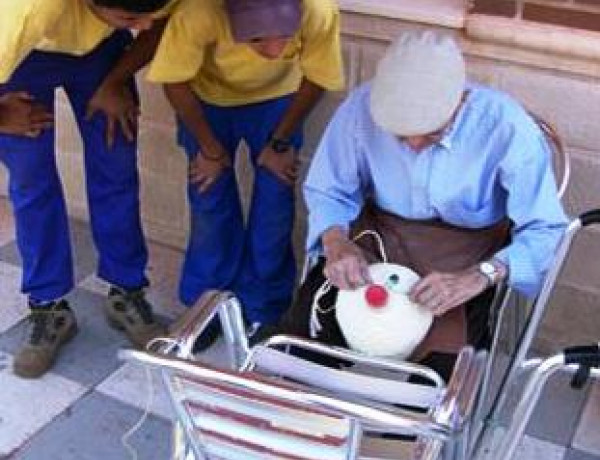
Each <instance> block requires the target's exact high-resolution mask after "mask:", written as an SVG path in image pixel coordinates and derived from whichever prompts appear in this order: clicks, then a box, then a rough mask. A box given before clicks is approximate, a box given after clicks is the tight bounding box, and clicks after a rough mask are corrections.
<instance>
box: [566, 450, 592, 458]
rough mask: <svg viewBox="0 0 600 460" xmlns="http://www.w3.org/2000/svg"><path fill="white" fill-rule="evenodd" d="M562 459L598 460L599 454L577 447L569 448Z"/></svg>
mask: <svg viewBox="0 0 600 460" xmlns="http://www.w3.org/2000/svg"><path fill="white" fill-rule="evenodd" d="M563 460H600V456H599V455H594V454H590V453H588V452H583V451H581V450H577V449H569V450H568V451H567V453H566V454H565V457H564V459H563Z"/></svg>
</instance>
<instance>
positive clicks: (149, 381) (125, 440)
mask: <svg viewBox="0 0 600 460" xmlns="http://www.w3.org/2000/svg"><path fill="white" fill-rule="evenodd" d="M157 343H164V344H167V345H170V346H171V349H173V348H175V347H177V346H178V343H177V341H176V340H175V339H172V338H171V337H157V338H155V339H152V340H150V341H149V342H148V343H147V344H146V350H150V349H151V348H152V346H154V345H155V344H157ZM144 371H145V373H146V385H147V388H148V394H147V397H146V403H145V404H144V412H143V413H142V415H141V416H140V418H139V419H138V421H137V422H136V423H135V424H134V425H133V426H132V427H131V428H129V430H127V431H126V432H125V433H124V434H123V436H121V444H122V445H123V447H124V448H125V450H127V452H128V453H129V456H130V457H131V459H132V460H138V453H137V450H136V449H135V447H133V446H132V445H131V444H130V442H129V441H130V438H131V437H132V436H133V435H134V434H135V433H137V432H138V431H139V430H140V428H141V427H142V426H143V425H144V423H146V419H147V418H148V416H149V415H150V409H151V408H152V405H153V404H154V379H153V378H152V371H151V370H150V367H149V366H144Z"/></svg>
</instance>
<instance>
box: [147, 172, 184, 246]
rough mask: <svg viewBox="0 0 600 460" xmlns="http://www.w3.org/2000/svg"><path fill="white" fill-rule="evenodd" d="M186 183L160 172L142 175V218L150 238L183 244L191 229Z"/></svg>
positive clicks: (173, 244) (171, 243)
mask: <svg viewBox="0 0 600 460" xmlns="http://www.w3.org/2000/svg"><path fill="white" fill-rule="evenodd" d="M186 184H187V182H186V181H185V180H180V179H173V178H168V177H165V176H163V175H161V174H154V173H147V174H145V175H144V176H142V184H141V194H140V198H141V205H142V219H143V222H144V230H145V232H146V236H147V237H148V238H149V239H152V240H155V241H160V242H162V243H165V244H168V245H170V246H173V247H176V248H182V247H184V244H185V239H186V235H187V228H188V207H187V198H186Z"/></svg>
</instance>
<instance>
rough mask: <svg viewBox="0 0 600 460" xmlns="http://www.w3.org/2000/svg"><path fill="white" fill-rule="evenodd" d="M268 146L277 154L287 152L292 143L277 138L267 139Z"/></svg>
mask: <svg viewBox="0 0 600 460" xmlns="http://www.w3.org/2000/svg"><path fill="white" fill-rule="evenodd" d="M269 146H270V147H271V148H272V149H273V151H275V152H277V153H283V152H287V151H288V150H289V149H290V147H291V146H292V142H291V141H290V140H289V139H282V138H278V137H272V136H271V137H270V138H269Z"/></svg>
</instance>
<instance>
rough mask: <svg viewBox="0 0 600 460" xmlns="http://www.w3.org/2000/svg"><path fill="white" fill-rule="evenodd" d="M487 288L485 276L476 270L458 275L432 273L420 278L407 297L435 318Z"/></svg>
mask: <svg viewBox="0 0 600 460" xmlns="http://www.w3.org/2000/svg"><path fill="white" fill-rule="evenodd" d="M487 286H488V280H487V279H486V277H485V275H482V274H481V273H479V272H478V271H477V270H476V269H468V270H465V271H462V272H458V273H441V272H433V273H430V274H429V275H427V276H425V277H424V278H422V279H421V280H420V281H419V282H417V283H416V284H415V285H414V286H413V287H412V288H411V290H410V292H409V297H410V299H411V300H412V301H413V302H416V303H418V304H420V305H422V306H424V307H425V308H427V309H429V310H431V312H432V313H433V314H434V315H435V316H441V315H443V314H444V313H446V312H447V311H448V310H451V309H453V308H455V307H458V306H459V305H461V304H463V303H465V302H467V301H468V300H470V299H472V298H473V297H475V296H477V295H478V294H480V293H481V292H483V291H484V290H485V289H486V288H487Z"/></svg>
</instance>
